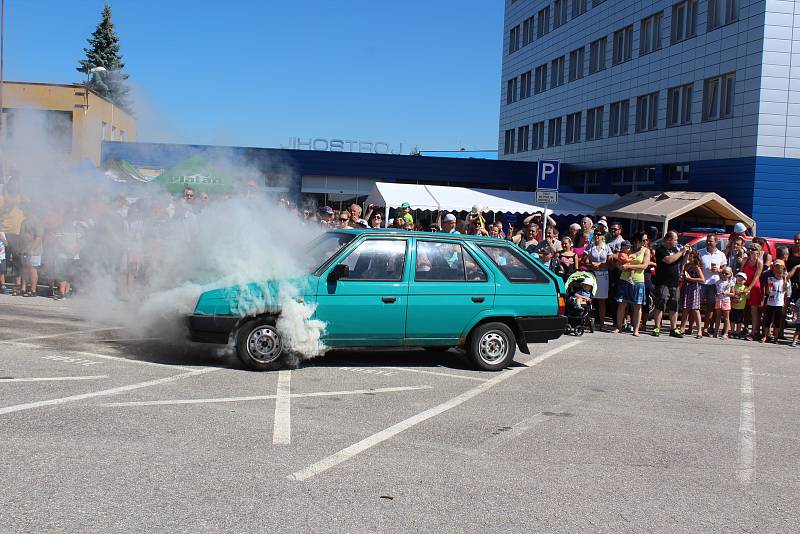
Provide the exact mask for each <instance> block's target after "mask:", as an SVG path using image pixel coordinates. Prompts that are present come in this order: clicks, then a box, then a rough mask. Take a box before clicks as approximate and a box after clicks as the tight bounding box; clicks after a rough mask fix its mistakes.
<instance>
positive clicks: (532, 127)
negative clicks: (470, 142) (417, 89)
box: [499, 0, 800, 236]
mask: <svg viewBox="0 0 800 534" xmlns="http://www.w3.org/2000/svg"><path fill="white" fill-rule="evenodd" d="M798 4H800V2H797V3H796V2H795V1H793V0H506V4H505V25H504V38H503V43H504V44H503V68H502V80H501V99H502V100H501V112H500V128H499V147H500V149H499V152H500V158H501V159H504V160H518V161H536V160H537V159H542V158H548V159H560V160H561V161H562V164H563V165H564V173H563V177H562V184H563V185H562V186H563V187H565V188H569V189H574V190H577V191H585V192H611V191H614V192H618V193H625V192H628V191H631V190H637V189H643V190H695V191H715V192H718V193H720V194H722V195H723V196H725V197H726V198H728V199H729V200H730V201H731V202H733V203H734V204H735V205H736V206H737V207H739V208H741V209H742V210H743V211H745V212H747V213H749V214H751V215H752V216H753V217H754V218H755V219H756V220H757V222H758V224H759V233H763V234H766V235H774V236H788V235H790V234H792V233H793V232H796V231H798V230H799V229H800V217H798V213H799V212H800V209H798V206H800V187H798V185H800V5H798ZM795 43H797V44H798V47H797V48H794V44H795Z"/></svg>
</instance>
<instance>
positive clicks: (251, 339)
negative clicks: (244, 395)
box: [236, 317, 286, 371]
mask: <svg viewBox="0 0 800 534" xmlns="http://www.w3.org/2000/svg"><path fill="white" fill-rule="evenodd" d="M285 350H286V349H285V347H284V344H283V338H282V337H281V334H280V332H278V329H277V328H276V327H275V318H272V317H266V318H261V319H255V320H253V321H249V322H247V323H245V324H243V325H242V326H241V327H240V328H239V331H238V332H237V334H236V353H237V354H238V356H239V359H240V360H241V361H242V363H243V364H244V365H245V367H247V368H248V369H251V370H253V371H275V370H277V369H280V368H281V367H282V366H283V361H282V359H281V356H282V355H283V353H284V352H285Z"/></svg>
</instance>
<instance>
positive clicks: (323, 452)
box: [0, 296, 800, 532]
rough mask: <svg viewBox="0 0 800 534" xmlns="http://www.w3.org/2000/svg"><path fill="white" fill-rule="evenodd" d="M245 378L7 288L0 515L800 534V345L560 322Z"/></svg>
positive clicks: (114, 524) (201, 351) (35, 524)
mask: <svg viewBox="0 0 800 534" xmlns="http://www.w3.org/2000/svg"><path fill="white" fill-rule="evenodd" d="M531 350H532V354H531V355H530V356H528V355H523V354H519V353H518V354H517V359H516V360H517V365H516V366H515V367H513V368H512V369H509V370H506V371H503V372H501V373H486V372H478V371H473V370H471V369H470V368H469V367H468V365H467V364H466V363H465V362H464V361H463V360H462V359H461V358H460V356H459V355H458V354H457V353H454V352H452V351H451V352H446V353H444V352H441V353H431V352H425V351H417V350H413V351H411V350H407V351H381V352H334V353H330V354H328V355H326V356H325V357H322V358H319V359H316V360H313V361H311V362H307V363H306V364H304V366H302V367H301V368H300V369H297V370H293V371H281V372H276V373H252V372H248V371H245V370H243V369H241V368H240V367H239V365H238V364H237V362H236V360H235V359H233V358H231V357H229V356H226V355H224V354H220V353H218V351H217V350H215V349H213V348H210V347H204V346H190V345H185V344H174V343H166V342H164V341H163V340H159V339H142V338H136V337H132V336H131V335H130V334H129V333H127V332H125V331H124V330H122V329H119V328H117V327H116V326H115V325H112V324H98V323H87V322H86V321H83V320H82V319H80V318H79V317H77V316H76V315H75V314H74V313H73V311H72V308H71V305H70V303H69V301H66V302H65V301H60V302H55V301H50V300H47V299H43V298H34V299H22V298H18V297H8V296H0V429H2V438H3V439H2V462H0V477H2V480H3V481H4V491H3V492H0V531H3V532H14V531H45V530H47V531H82V532H112V531H113V532H120V531H126V532H139V531H151V532H152V531H233V530H238V531H248V532H249V531H256V530H258V531H275V532H279V531H281V532H282V531H295V532H296V531H337V532H375V531H383V532H407V531H439V532H444V531H446V532H454V531H457V532H509V531H513V532H523V531H534V530H537V531H563V532H576V531H587V530H591V531H607V532H642V531H662V532H679V531H685V532H698V531H734V530H736V531H747V532H788V531H797V530H799V529H800V528H799V527H798V526H797V525H798V510H799V509H800V491H798V490H800V476H799V473H800V468H798V466H800V407H798V402H797V400H796V399H797V395H796V392H797V391H798V385H800V363H798V362H800V350H794V349H791V348H788V347H775V346H761V345H757V344H754V343H747V342H740V341H728V342H723V341H720V340H709V339H704V340H695V339H684V340H675V339H670V338H667V337H661V338H658V339H655V338H650V337H642V338H639V339H635V338H633V337H631V336H623V335H614V334H594V335H590V334H587V335H585V336H583V337H581V338H574V337H564V338H561V339H560V340H558V341H557V342H552V343H550V344H548V345H541V346H535V345H532V346H531Z"/></svg>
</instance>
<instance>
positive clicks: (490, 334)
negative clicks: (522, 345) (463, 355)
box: [467, 323, 517, 371]
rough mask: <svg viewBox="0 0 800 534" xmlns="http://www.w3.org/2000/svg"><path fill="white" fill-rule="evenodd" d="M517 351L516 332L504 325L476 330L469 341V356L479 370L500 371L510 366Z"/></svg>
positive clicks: (481, 326) (495, 324) (484, 326)
mask: <svg viewBox="0 0 800 534" xmlns="http://www.w3.org/2000/svg"><path fill="white" fill-rule="evenodd" d="M516 351H517V344H516V339H515V337H514V332H512V331H511V329H510V328H509V327H508V326H506V325H504V324H503V323H486V324H482V325H480V326H478V327H477V328H475V329H474V330H473V331H472V332H471V333H470V335H469V339H468V341H467V354H468V355H469V357H470V359H471V360H472V362H473V363H474V364H475V366H476V367H477V368H478V369H481V370H484V371H500V370H501V369H505V368H506V367H508V366H509V364H510V363H511V362H512V361H513V360H514V354H515V353H516Z"/></svg>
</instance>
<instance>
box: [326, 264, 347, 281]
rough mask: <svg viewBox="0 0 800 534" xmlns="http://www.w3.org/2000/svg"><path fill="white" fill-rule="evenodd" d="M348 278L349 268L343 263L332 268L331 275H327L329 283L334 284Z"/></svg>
mask: <svg viewBox="0 0 800 534" xmlns="http://www.w3.org/2000/svg"><path fill="white" fill-rule="evenodd" d="M349 277H350V266H349V265H347V264H344V263H340V264H339V265H337V266H336V267H334V268H333V270H332V271H331V273H330V274H329V275H328V281H329V282H336V281H337V280H341V279H342V278H349Z"/></svg>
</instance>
